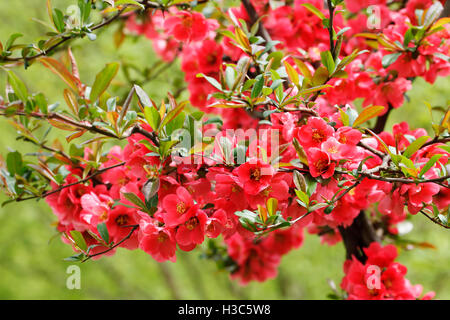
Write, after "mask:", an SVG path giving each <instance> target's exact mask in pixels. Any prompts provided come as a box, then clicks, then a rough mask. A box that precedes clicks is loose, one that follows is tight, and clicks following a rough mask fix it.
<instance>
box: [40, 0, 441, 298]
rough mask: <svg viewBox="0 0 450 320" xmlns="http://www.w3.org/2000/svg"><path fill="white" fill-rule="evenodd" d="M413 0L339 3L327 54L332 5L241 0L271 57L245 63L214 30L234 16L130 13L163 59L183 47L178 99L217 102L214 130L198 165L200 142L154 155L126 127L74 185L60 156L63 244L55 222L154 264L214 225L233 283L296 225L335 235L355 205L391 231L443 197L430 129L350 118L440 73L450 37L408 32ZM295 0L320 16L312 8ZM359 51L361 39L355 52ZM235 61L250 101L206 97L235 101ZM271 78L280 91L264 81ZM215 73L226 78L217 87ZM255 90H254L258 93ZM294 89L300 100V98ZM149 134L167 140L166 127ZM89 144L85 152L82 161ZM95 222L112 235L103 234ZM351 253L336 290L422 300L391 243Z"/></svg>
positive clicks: (272, 270)
mask: <svg viewBox="0 0 450 320" xmlns="http://www.w3.org/2000/svg"><path fill="white" fill-rule="evenodd" d="M425 2H426V4H425V5H424V4H423V3H422V2H420V3H419V1H410V2H408V4H407V5H406V7H404V8H402V9H401V10H397V11H394V10H392V9H391V8H390V7H389V3H388V2H387V1H385V0H377V1H369V0H367V1H352V0H346V1H345V5H346V6H347V9H348V10H349V11H351V12H352V14H351V15H341V14H337V15H336V16H335V17H334V28H336V31H338V32H339V30H343V29H344V27H345V26H347V25H349V26H351V30H348V31H346V30H344V31H346V32H342V34H345V37H344V38H341V39H346V40H345V41H343V42H342V43H341V44H340V47H339V50H340V51H338V52H337V53H336V57H333V54H334V53H335V52H333V54H332V53H331V52H328V51H327V50H330V49H331V51H333V48H330V38H329V31H328V29H327V28H326V27H325V28H324V20H325V21H327V20H328V23H330V16H329V15H330V12H329V11H328V10H327V9H326V8H325V7H324V5H323V3H324V2H323V1H320V0H311V1H303V0H295V1H293V4H292V5H288V4H285V5H281V6H278V7H276V8H274V7H272V6H271V5H270V4H269V2H268V1H252V3H253V5H254V7H255V9H256V12H257V14H258V15H259V16H260V17H263V18H262V19H261V23H262V24H263V25H264V27H265V29H266V30H265V31H267V32H268V34H269V35H270V37H271V40H272V42H271V43H270V45H271V46H273V48H274V49H273V51H275V52H273V53H270V52H269V50H268V52H267V53H264V54H266V55H269V54H273V57H274V58H272V59H271V60H269V59H267V62H268V61H270V63H269V62H268V64H269V67H267V65H264V66H261V65H258V62H259V61H258V60H257V59H256V58H255V56H254V54H253V52H250V51H245V50H243V48H242V47H243V46H245V44H246V42H245V40H242V39H240V40H241V42H242V43H243V45H237V44H236V43H235V42H234V41H232V40H230V37H224V35H223V34H225V35H229V34H233V31H234V30H235V29H237V28H238V27H237V26H238V25H239V23H235V25H233V26H231V25H226V24H224V23H223V22H221V21H219V20H214V19H207V18H205V16H204V15H203V14H201V13H200V12H197V11H195V10H179V9H174V8H171V9H169V11H168V12H165V13H164V14H163V13H161V12H158V11H157V12H154V13H152V14H151V15H149V16H148V17H145V19H144V20H142V21H140V20H138V17H137V16H135V15H131V16H129V17H128V20H127V28H128V30H130V31H132V32H135V33H138V34H142V35H145V36H146V37H147V38H149V39H151V40H152V43H153V47H154V49H155V51H156V52H157V53H158V54H159V55H160V56H161V58H162V59H163V60H165V61H173V60H174V59H176V58H177V57H179V58H180V61H181V70H182V71H183V72H184V77H185V81H186V84H187V89H188V90H189V93H190V98H189V100H190V102H191V104H192V105H193V106H195V107H197V108H199V109H200V110H202V111H204V112H205V113H215V114H216V115H220V116H221V118H222V120H223V121H222V123H221V124H220V125H216V124H214V125H212V124H211V122H210V123H208V124H207V125H205V127H203V128H201V129H200V130H199V131H201V132H202V133H204V132H205V131H206V130H207V129H211V128H212V129H214V130H215V131H214V132H215V134H214V136H213V137H212V138H214V139H211V140H213V142H212V143H210V144H209V146H208V147H203V144H206V142H205V140H206V139H205V140H202V141H200V143H199V145H202V148H201V151H200V157H201V161H200V162H196V161H193V160H194V159H197V158H196V157H198V154H195V155H194V154H192V153H193V152H191V151H192V150H188V151H189V152H188V155H186V153H183V154H182V153H176V152H174V153H172V154H171V155H169V156H166V155H161V154H158V153H155V150H157V151H158V150H159V149H158V148H159V147H160V146H159V145H158V143H157V142H155V140H154V139H150V138H149V137H148V136H146V135H143V134H141V133H134V134H132V135H130V136H129V137H128V144H127V145H126V146H125V147H124V148H123V149H121V148H120V147H113V148H112V149H111V150H110V152H109V153H108V154H107V155H105V158H106V159H107V161H105V162H103V163H102V165H101V167H100V169H105V171H104V172H102V173H101V174H100V175H97V176H96V177H95V178H94V179H92V180H90V181H88V182H86V183H80V184H76V183H75V182H76V181H77V180H80V179H81V178H82V177H83V174H84V173H85V172H84V171H85V170H84V169H85V167H83V166H81V167H77V166H68V167H67V170H69V171H70V174H69V175H68V176H67V177H66V180H65V184H66V187H65V188H62V189H61V190H60V191H58V192H54V193H52V194H50V195H49V196H48V197H47V202H48V203H49V205H50V206H51V208H52V209H53V211H54V213H55V214H56V215H57V217H58V220H59V226H58V229H59V230H60V231H62V232H64V233H65V235H66V240H65V241H68V242H70V241H69V240H70V239H69V238H70V237H68V236H67V235H68V234H70V232H71V231H73V230H76V231H79V232H81V234H82V235H83V237H84V240H85V241H86V243H87V244H88V246H89V248H91V249H90V252H89V253H88V254H96V253H101V252H103V251H104V250H106V249H107V248H108V247H111V246H110V245H111V244H118V245H119V246H120V247H124V248H127V249H137V248H139V249H141V250H143V251H145V252H146V253H148V254H149V255H151V256H152V257H153V258H154V259H155V260H156V261H159V262H163V261H173V262H174V261H175V260H176V253H177V251H178V250H182V251H192V250H194V249H195V248H197V247H199V246H200V245H202V243H203V242H204V241H205V239H207V238H209V239H215V238H219V237H221V238H222V239H223V241H224V243H225V244H226V246H227V252H228V256H229V257H230V258H231V259H232V260H233V262H234V263H235V265H236V268H235V271H234V272H233V273H232V277H233V278H237V279H239V280H240V282H241V283H243V284H246V283H248V282H249V281H253V280H256V281H264V280H266V279H269V278H273V277H275V276H276V274H277V267H278V265H279V263H280V261H281V257H282V256H283V255H285V254H287V253H288V252H289V251H290V250H292V249H294V248H298V247H300V246H301V244H302V242H303V236H304V229H307V231H308V232H309V233H312V234H318V235H319V236H320V237H321V239H322V242H324V243H327V244H330V245H334V244H336V243H338V242H340V241H341V234H340V230H342V228H347V227H350V226H351V225H352V223H353V222H354V220H355V218H356V217H357V216H358V215H360V214H361V213H362V214H364V212H363V211H365V212H368V213H370V216H371V218H373V219H374V220H376V222H377V223H379V224H381V225H382V227H381V228H382V229H383V230H384V231H385V233H386V234H388V235H392V234H396V233H397V230H396V225H397V224H398V223H399V222H402V221H404V220H405V219H406V218H407V213H410V214H417V213H418V212H419V211H422V210H428V211H429V212H436V211H438V212H441V211H444V210H448V206H449V204H450V197H449V187H448V179H447V180H445V179H442V180H439V178H442V177H443V176H444V174H442V173H443V172H448V161H449V155H450V154H449V152H448V148H445V143H440V141H438V140H437V137H436V139H435V140H433V139H432V138H430V137H428V136H427V132H426V131H425V130H424V129H416V130H411V129H410V128H409V126H408V124H407V123H406V122H403V123H399V124H396V125H394V126H393V130H392V133H390V132H387V131H384V132H377V133H374V132H372V131H371V130H368V129H365V128H362V127H361V126H360V124H361V123H364V122H365V121H367V120H369V119H371V118H373V117H374V116H373V114H370V112H372V111H371V110H378V109H377V106H383V107H384V108H382V109H383V110H382V111H381V112H379V111H378V113H377V114H376V115H378V116H380V115H383V114H385V113H386V112H387V111H388V110H390V109H392V108H398V107H400V106H401V105H402V104H403V101H404V94H405V93H406V92H407V91H408V90H410V89H411V85H412V84H411V83H412V80H413V78H415V77H423V78H424V79H426V80H427V81H429V82H430V83H433V82H434V81H435V79H436V77H437V76H445V75H448V74H450V62H449V61H448V59H445V55H446V54H448V53H449V50H450V46H449V42H448V41H442V39H448V38H449V37H450V34H449V32H450V29H448V27H446V26H445V25H444V26H440V28H436V30H435V32H431V33H430V34H427V36H423V37H422V38H421V37H420V34H419V35H418V33H417V32H418V31H417V30H421V28H422V29H423V26H421V27H419V23H421V22H419V21H418V20H417V18H416V16H415V12H416V10H415V9H417V8H418V7H419V6H425V7H427V8H428V7H430V6H432V5H433V2H432V1H431V0H430V1H425ZM306 3H309V5H311V4H312V5H314V6H315V7H316V9H317V10H318V11H319V13H317V12H312V11H311V10H310V8H308V6H305V4H306ZM368 5H377V6H378V8H379V10H380V12H381V21H380V26H379V27H378V28H377V30H378V31H380V30H381V29H382V30H383V32H382V33H374V32H373V30H369V27H368V21H367V19H368V18H367V16H366V14H365V13H364V12H362V9H363V8H365V7H366V6H368ZM339 8H340V7H339ZM226 15H227V17H228V18H229V20H230V21H235V22H236V21H239V22H240V23H243V24H245V23H247V24H249V25H250V22H251V21H252V18H251V17H250V16H249V14H248V13H247V11H246V8H245V6H244V5H241V6H240V7H237V8H231V9H230V10H229V12H228V13H227V14H226ZM321 15H323V18H321ZM414 27H416V29H414ZM428 27H431V26H428ZM219 30H220V31H219ZM224 30H226V31H225V32H223V31H224ZM239 30H241V29H239ZM412 30H414V31H412ZM227 31H228V33H227ZM245 39H247V38H245ZM250 39H251V41H253V43H252V44H254V47H252V50H253V49H254V51H258V50H259V49H260V48H258V47H257V45H258V44H260V42H257V41H258V39H257V37H256V36H254V35H253V39H252V37H250ZM255 39H256V40H255ZM247 40H248V41H249V42H250V40H249V39H247ZM266 40H267V39H266ZM408 40H409V41H408ZM332 42H333V41H332ZM333 43H334V42H333ZM334 49H336V48H334ZM362 49H369V50H367V51H363V52H360V53H361V54H359V55H358V56H356V55H355V54H354V52H355V50H356V51H359V50H362ZM276 52H279V53H281V52H283V53H282V54H283V55H286V56H288V57H287V58H286V59H283V61H281V59H279V60H280V61H278V65H279V67H277V68H275V67H274V68H273V70H272V69H270V64H271V63H275V62H274V61H275V58H276V57H277V55H276V54H275V53H276ZM323 52H328V53H330V56H331V59H334V60H333V67H330V66H328V67H329V68H328V69H329V70H328V69H327V68H325V67H324V66H321V64H324V61H323V60H324V55H323V54H321V53H323ZM352 55H353V56H352ZM349 56H350V57H352V59H353V60H352V61H351V62H349V63H348V64H345V65H344V66H343V67H342V70H340V71H339V72H334V71H333V68H334V67H336V65H339V63H341V62H342V61H345V59H346V58H348V57H349ZM265 58H266V56H264V59H265ZM243 61H244V62H245V63H247V62H248V63H247V69H245V72H246V74H245V75H243V76H242V79H241V80H240V83H244V82H245V81H247V82H245V84H244V85H243V86H244V87H245V86H246V85H247V84H248V87H247V89H249V88H253V89H252V90H251V92H250V90H245V89H243V90H241V91H240V92H238V94H237V95H238V96H239V99H242V100H243V101H246V102H247V105H245V104H243V105H238V107H236V108H226V107H224V108H210V107H211V106H214V105H217V104H219V105H221V106H224V105H225V106H226V103H227V102H229V101H230V100H232V98H233V94H234V92H232V91H233V90H231V88H230V87H233V85H234V87H237V86H238V85H239V81H235V74H234V73H233V74H231V73H232V72H234V69H233V67H236V66H237V65H242V64H243V63H242V62H243ZM325 61H326V60H325ZM245 63H244V64H245ZM290 63H291V64H290ZM283 64H284V67H283ZM288 65H289V66H290V67H291V68H292V70H294V72H297V77H295V76H292V73H293V71H292V70H290V69H289V68H288ZM230 66H232V67H230ZM227 68H228V69H227ZM263 68H268V69H270V70H268V71H267V70H266V71H264V70H263ZM261 70H262V71H261ZM247 71H248V72H247ZM260 71H261V72H262V73H263V76H261V75H260V74H259V73H260ZM321 72H327V74H326V76H325V78H327V80H326V81H322V82H321V83H320V85H322V86H321V87H320V90H318V89H317V90H316V91H314V90H313V91H311V93H313V95H312V96H310V97H309V99H307V100H304V101H302V100H301V99H300V98H299V97H300V95H299V91H300V93H301V88H302V86H301V84H300V82H301V81H303V82H306V81H310V82H311V83H312V84H311V85H310V86H309V87H308V89H311V87H312V86H313V84H314V83H315V82H317V81H318V80H317V78H320V73H321ZM199 74H202V77H199V76H198V75H199ZM224 74H225V75H224ZM269 74H270V75H271V76H272V78H270V79H269ZM274 74H277V75H280V74H281V75H282V76H283V77H284V79H289V81H290V82H295V81H296V80H295V79H296V78H298V79H297V80H298V82H299V83H296V84H294V85H293V86H292V87H290V89H289V90H285V88H284V87H283V86H284V85H286V88H287V87H288V86H289V85H290V84H288V82H287V81H286V82H285V83H283V82H284V81H285V80H283V81H280V79H275V77H274V76H273V75H274ZM255 75H257V76H255ZM285 75H287V76H285ZM258 76H259V78H257V77H258ZM227 77H228V79H227ZM264 77H266V78H267V79H265V78H264ZM230 78H232V80H233V81H232V80H230ZM280 78H281V77H280ZM300 78H302V79H301V80H300ZM257 79H262V80H263V81H262V82H261V81H259V80H257ZM277 80H279V83H278V86H279V88H281V89H283V91H281V94H280V93H279V92H275V91H276V90H277V86H276V85H275V84H276V82H277ZM227 82H230V83H227ZM325 83H327V85H325ZM225 84H226V85H227V86H228V88H229V89H230V90H228V92H225V91H224V92H222V93H220V94H219V95H214V93H217V90H218V87H220V86H223V87H225ZM256 84H259V85H260V87H259V88H258V87H257V85H256ZM314 85H315V84H314ZM318 86H319V85H318ZM263 87H264V89H266V90H265V92H267V94H265V97H264V99H258V93H261V92H262V91H263ZM258 91H259V92H258ZM255 92H256V93H255ZM253 95H255V96H256V97H254V96H253ZM279 96H282V98H283V99H284V100H288V99H289V98H292V97H294V98H295V99H294V98H293V101H292V103H289V104H286V105H277V104H276V103H274V101H278V100H280V99H279ZM359 98H361V99H363V107H364V109H363V111H362V112H361V113H360V115H359V116H358V112H357V111H356V107H355V105H354V100H355V99H359ZM245 99H247V100H245ZM252 99H253V100H252ZM300 102H304V105H305V107H304V108H303V109H301V106H300V104H301V103H300ZM242 106H244V107H242ZM246 107H248V108H246ZM145 108H148V106H145ZM150 108H152V107H150ZM371 108H372V109H371ZM147 110H148V109H147ZM368 110H369V111H368ZM152 111H155V110H152ZM165 112H166V109H165V107H164V109H162V110H159V111H158V112H157V113H158V114H159V116H160V119H161V118H162V117H163V116H164V115H165ZM364 112H366V113H364ZM144 114H145V112H144ZM447 114H448V112H447ZM177 115H178V114H177ZM183 115H184V114H183ZM209 117H210V115H206V118H209ZM364 117H366V118H365V119H364ZM173 118H174V117H172V120H173ZM361 118H362V120H361ZM445 119H446V121H448V117H447V118H445ZM182 120H184V119H182ZM188 120H189V119H188ZM358 121H359V122H358ZM181 122H183V121H181ZM186 122H189V121H186ZM443 122H445V121H443ZM444 124H445V123H444ZM139 125H141V127H143V129H144V130H146V132H148V133H153V134H155V135H156V136H157V135H158V133H159V132H156V131H157V130H156V128H152V127H151V126H149V125H146V124H145V123H144V121H142V123H140V124H139ZM166 128H167V127H166ZM251 128H254V129H258V130H259V133H260V135H259V136H249V135H246V134H243V135H240V134H238V133H237V132H231V133H230V132H229V131H228V130H227V129H251ZM442 128H444V127H443V125H442ZM444 129H445V128H444ZM447 130H448V128H447ZM380 131H382V129H381V130H380ZM441 133H442V132H441ZM437 136H439V135H437ZM161 141H163V142H167V141H170V142H172V141H173V140H172V141H171V139H170V137H169V138H167V137H165V140H163V139H161ZM419 142H421V144H420V143H419ZM174 150H176V148H175V147H174ZM190 152H191V153H190ZM89 155H90V150H88V149H86V150H85V158H89ZM239 159H240V160H239ZM446 166H447V168H446ZM392 172H394V174H393V173H392ZM433 179H434V180H435V181H433ZM436 179H437V180H436ZM427 180H430V181H431V182H426V181H427ZM438 180H439V181H438ZM434 182H439V183H434ZM53 187H54V189H56V188H57V186H56V185H53ZM405 207H406V208H405ZM242 213H244V217H243V216H242ZM239 214H241V215H239ZM380 217H381V218H380ZM103 225H104V226H105V227H106V229H107V232H108V234H109V237H108V238H109V239H108V240H109V241H105V239H104V235H102V232H101V230H102V229H101V227H100V226H103ZM278 226H283V227H288V228H283V229H281V228H278ZM134 230H136V232H133V231H134ZM114 248H115V247H114ZM107 252H108V254H111V253H113V250H107ZM364 252H365V254H366V255H367V261H366V262H365V263H362V262H361V261H358V260H357V259H356V258H353V259H351V260H349V261H347V262H346V263H345V268H344V269H345V273H346V276H345V278H344V279H343V281H342V285H341V286H342V288H343V289H344V290H345V291H346V292H347V293H348V298H349V299H417V298H419V296H420V295H421V288H419V287H418V286H412V285H411V284H410V283H409V282H408V280H406V279H405V278H404V276H405V274H406V268H405V267H404V266H402V265H401V264H399V263H396V262H394V259H395V258H396V256H397V251H396V249H395V247H394V246H392V245H388V246H386V247H381V246H380V245H379V244H378V243H373V244H372V245H370V247H368V248H366V249H364ZM372 266H377V267H378V268H379V269H380V270H381V273H380V277H381V278H380V286H378V287H377V288H375V289H374V288H369V287H368V286H367V281H368V278H369V277H370V276H371V274H368V273H367V270H369V269H370V268H371V267H372ZM431 297H432V295H431V294H427V295H425V296H424V298H431Z"/></svg>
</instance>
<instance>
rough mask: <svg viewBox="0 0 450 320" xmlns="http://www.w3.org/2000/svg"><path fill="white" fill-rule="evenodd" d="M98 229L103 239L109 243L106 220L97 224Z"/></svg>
mask: <svg viewBox="0 0 450 320" xmlns="http://www.w3.org/2000/svg"><path fill="white" fill-rule="evenodd" d="M97 231H98V233H99V234H100V237H101V238H102V239H103V241H105V243H106V244H109V232H108V228H107V227H106V224H105V223H104V222H103V223H99V224H97Z"/></svg>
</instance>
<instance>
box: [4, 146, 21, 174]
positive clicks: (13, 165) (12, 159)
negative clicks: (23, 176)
mask: <svg viewBox="0 0 450 320" xmlns="http://www.w3.org/2000/svg"><path fill="white" fill-rule="evenodd" d="M6 168H7V169H8V172H9V173H10V175H11V176H12V177H14V175H15V174H16V173H17V174H20V173H21V172H22V168H23V160H22V155H21V154H20V152H18V151H14V152H10V153H8V155H7V156H6Z"/></svg>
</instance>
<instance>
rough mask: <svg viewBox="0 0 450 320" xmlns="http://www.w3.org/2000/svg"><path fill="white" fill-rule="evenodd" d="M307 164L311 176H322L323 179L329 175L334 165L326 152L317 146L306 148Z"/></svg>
mask: <svg viewBox="0 0 450 320" xmlns="http://www.w3.org/2000/svg"><path fill="white" fill-rule="evenodd" d="M308 164H309V171H310V173H311V175H312V176H313V177H318V176H322V178H324V179H328V178H329V177H331V176H332V175H333V173H334V168H335V167H336V164H335V163H334V162H331V159H330V156H329V155H328V153H326V152H323V151H322V150H320V149H318V148H311V149H309V150H308Z"/></svg>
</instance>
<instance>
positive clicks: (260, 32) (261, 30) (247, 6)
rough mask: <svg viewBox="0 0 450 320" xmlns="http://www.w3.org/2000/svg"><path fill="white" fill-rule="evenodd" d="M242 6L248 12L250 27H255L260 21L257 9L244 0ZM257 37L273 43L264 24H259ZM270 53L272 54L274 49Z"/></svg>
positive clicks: (247, 0)
mask: <svg viewBox="0 0 450 320" xmlns="http://www.w3.org/2000/svg"><path fill="white" fill-rule="evenodd" d="M242 4H243V6H244V8H245V11H247V14H248V17H249V18H250V26H252V25H254V24H255V23H256V21H258V19H259V16H258V14H257V13H256V10H255V7H254V6H253V5H252V3H251V2H250V0H242ZM257 35H258V36H260V37H262V38H263V39H264V40H266V43H269V42H271V41H272V38H271V37H270V34H269V32H267V29H266V28H265V27H264V25H263V24H262V22H260V23H259V26H258V32H257ZM270 51H271V52H272V51H273V48H272V49H271V50H270Z"/></svg>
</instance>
